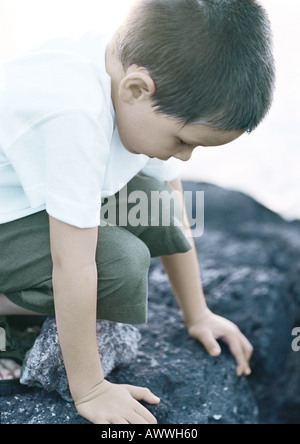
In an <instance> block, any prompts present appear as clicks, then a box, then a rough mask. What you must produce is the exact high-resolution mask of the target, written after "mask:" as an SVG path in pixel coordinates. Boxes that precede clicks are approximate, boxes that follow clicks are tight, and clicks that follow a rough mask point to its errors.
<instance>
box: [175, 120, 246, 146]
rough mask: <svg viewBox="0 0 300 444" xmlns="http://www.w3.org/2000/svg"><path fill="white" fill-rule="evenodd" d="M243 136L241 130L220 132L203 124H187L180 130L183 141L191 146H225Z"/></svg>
mask: <svg viewBox="0 0 300 444" xmlns="http://www.w3.org/2000/svg"><path fill="white" fill-rule="evenodd" d="M243 134H244V131H243V130H220V129H217V128H213V127H210V126H207V125H203V124H188V125H185V126H184V127H182V126H181V129H180V137H182V138H183V140H185V141H186V142H188V143H190V144H191V145H195V146H198V145H201V146H205V147H206V146H220V145H226V144H227V143H230V142H233V141H234V140H236V139H238V138H239V137H240V136H242V135H243Z"/></svg>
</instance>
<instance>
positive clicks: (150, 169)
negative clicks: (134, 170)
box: [142, 157, 180, 182]
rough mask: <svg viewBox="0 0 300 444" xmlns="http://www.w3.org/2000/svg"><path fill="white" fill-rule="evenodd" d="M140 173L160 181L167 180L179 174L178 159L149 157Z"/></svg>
mask: <svg viewBox="0 0 300 444" xmlns="http://www.w3.org/2000/svg"><path fill="white" fill-rule="evenodd" d="M142 173H143V174H145V175H146V176H150V177H154V179H157V180H160V181H162V182H169V181H171V180H174V179H176V178H177V177H179V176H180V160H178V159H175V158H174V157H172V158H171V159H169V160H167V161H164V160H159V159H150V160H149V162H148V163H147V165H146V166H145V168H143V170H142Z"/></svg>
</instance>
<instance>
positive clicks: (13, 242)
mask: <svg viewBox="0 0 300 444" xmlns="http://www.w3.org/2000/svg"><path fill="white" fill-rule="evenodd" d="M136 190H138V191H142V192H144V193H145V194H146V195H147V196H148V197H149V199H150V195H151V192H152V191H158V192H162V191H166V190H167V191H168V192H169V191H170V189H169V188H168V187H167V186H166V185H165V184H163V183H161V182H158V181H156V180H155V179H152V178H149V177H145V176H137V177H135V178H134V179H133V180H132V181H131V182H130V183H129V184H128V186H127V191H128V194H130V193H132V192H134V191H136ZM121 195H122V193H118V194H117V195H116V196H113V199H112V202H113V203H115V202H116V205H117V214H122V213H120V209H121V211H122V208H120V207H122V206H124V208H125V211H127V212H130V210H131V209H132V208H133V206H134V204H128V202H127V199H124V196H123V195H122V196H123V198H120V196H121ZM125 200H126V202H125ZM125 205H126V207H125ZM163 212H164V208H162V209H161V213H162V214H160V220H162V216H163ZM148 220H149V224H148V226H135V227H133V226H130V225H128V226H124V227H121V226H118V225H116V226H111V225H107V226H103V227H100V228H99V240H98V249H97V268H98V306H97V307H98V308H97V316H98V319H102V320H109V321H113V322H121V323H128V324H142V323H144V322H146V320H147V288H148V271H149V265H150V258H151V257H158V256H165V255H171V254H175V253H185V252H187V251H189V250H190V249H191V246H190V244H189V242H188V240H187V239H186V237H185V235H184V234H183V232H182V229H181V228H180V227H176V226H174V224H173V226H172V225H171V226H163V224H158V226H151V212H149V215H148ZM118 223H119V218H117V224H118ZM144 225H145V224H144ZM52 268H53V266H52V260H51V253H50V240H49V217H48V214H47V213H46V212H45V211H44V212H40V213H37V214H34V215H32V216H28V217H26V218H23V219H20V220H17V221H14V222H10V223H7V224H2V225H0V292H2V293H4V294H5V295H6V296H7V297H8V298H9V299H10V300H11V301H12V302H13V303H15V304H16V305H18V306H20V307H23V308H25V309H28V310H31V311H33V312H36V313H41V314H46V315H50V316H53V315H54V314H55V311H54V300H53V287H52ZM82 297H84V294H83V295H82Z"/></svg>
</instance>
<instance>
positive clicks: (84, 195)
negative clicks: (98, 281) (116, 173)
mask: <svg viewBox="0 0 300 444" xmlns="http://www.w3.org/2000/svg"><path fill="white" fill-rule="evenodd" d="M109 149H110V146H109V141H108V140H107V133H106V131H105V129H104V128H103V124H102V122H101V119H99V116H98V115H97V114H96V113H93V112H83V111H78V112H76V111H72V112H71V111H70V112H65V113H60V114H59V115H57V116H56V117H52V118H51V119H47V120H46V121H45V122H43V123H40V124H39V125H38V126H35V127H34V128H32V129H31V131H30V132H29V133H27V134H23V136H22V137H20V138H19V139H18V140H17V141H16V142H15V143H14V144H13V145H12V146H11V148H10V149H9V150H8V152H7V155H8V157H9V160H10V163H11V165H12V167H13V168H14V170H15V172H16V174H17V176H18V180H19V182H20V184H21V186H22V188H23V190H24V193H25V195H26V198H27V200H28V203H29V205H30V208H40V207H41V206H43V205H45V206H46V210H47V212H48V214H49V215H50V216H52V217H54V218H55V219H58V220H60V221H62V222H65V223H67V224H69V225H73V226H76V227H78V228H94V227H97V226H99V225H100V210H101V198H102V196H101V190H102V187H103V182H104V178H105V172H106V164H107V159H108V157H109Z"/></svg>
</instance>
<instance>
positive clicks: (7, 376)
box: [0, 359, 21, 381]
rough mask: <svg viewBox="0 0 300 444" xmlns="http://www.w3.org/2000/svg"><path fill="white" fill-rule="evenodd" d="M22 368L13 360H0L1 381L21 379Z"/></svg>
mask: <svg viewBox="0 0 300 444" xmlns="http://www.w3.org/2000/svg"><path fill="white" fill-rule="evenodd" d="M20 375H21V367H20V366H19V365H18V364H17V363H16V362H14V361H12V360H11V359H0V381H9V380H13V379H19V378H20Z"/></svg>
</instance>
